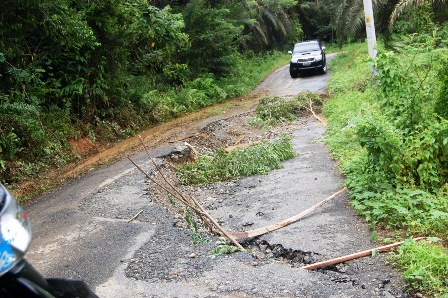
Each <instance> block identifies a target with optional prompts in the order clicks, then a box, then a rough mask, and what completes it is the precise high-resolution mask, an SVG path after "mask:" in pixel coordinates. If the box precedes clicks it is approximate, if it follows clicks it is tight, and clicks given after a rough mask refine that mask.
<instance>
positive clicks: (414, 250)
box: [390, 239, 448, 298]
mask: <svg viewBox="0 0 448 298" xmlns="http://www.w3.org/2000/svg"><path fill="white" fill-rule="evenodd" d="M447 253H448V250H447V249H446V248H444V247H443V246H442V245H439V244H436V243H428V242H426V241H421V242H416V241H414V240H411V239H408V240H406V242H405V243H404V244H403V245H401V246H400V247H399V248H398V249H397V251H396V252H395V253H393V254H392V255H391V258H390V259H391V260H392V261H393V263H395V265H397V266H398V267H400V268H401V269H403V270H404V273H403V277H404V278H405V279H406V280H407V281H408V282H409V287H410V289H411V290H412V291H418V292H420V293H422V292H423V293H426V294H429V295H432V296H434V297H445V298H446V297H448V294H447V291H448V254H447Z"/></svg>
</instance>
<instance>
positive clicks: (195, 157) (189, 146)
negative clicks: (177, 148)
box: [185, 142, 199, 160]
mask: <svg viewBox="0 0 448 298" xmlns="http://www.w3.org/2000/svg"><path fill="white" fill-rule="evenodd" d="M185 146H187V147H188V148H190V150H191V151H192V152H193V160H196V159H198V158H199V152H198V151H197V150H196V149H195V148H194V147H193V146H192V145H190V144H189V143H187V142H185Z"/></svg>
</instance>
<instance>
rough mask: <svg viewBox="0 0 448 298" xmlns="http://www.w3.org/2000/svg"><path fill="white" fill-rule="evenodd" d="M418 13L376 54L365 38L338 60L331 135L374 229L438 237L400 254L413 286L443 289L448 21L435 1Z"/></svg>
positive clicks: (447, 273) (358, 206)
mask: <svg viewBox="0 0 448 298" xmlns="http://www.w3.org/2000/svg"><path fill="white" fill-rule="evenodd" d="M409 13H410V14H412V16H413V20H414V22H413V23H406V24H405V23H397V25H396V29H395V30H396V31H395V33H394V34H395V35H392V37H391V40H390V41H389V42H390V44H389V47H388V48H387V49H384V48H380V49H379V53H378V56H377V59H376V60H375V61H369V60H368V59H366V58H365V57H366V56H367V55H366V52H365V51H366V46H365V45H364V44H355V45H352V46H350V47H347V48H344V49H343V50H344V51H343V52H342V53H341V54H340V55H338V56H337V57H336V58H335V59H334V60H333V61H332V67H331V69H332V77H331V79H330V81H329V89H328V90H329V92H330V94H331V100H330V101H328V103H327V104H326V105H325V107H324V112H325V114H326V115H327V117H328V120H329V126H328V130H327V141H328V144H329V146H330V148H331V150H332V152H333V156H334V157H335V158H336V159H337V160H338V162H339V164H340V168H341V170H342V172H343V174H344V175H345V177H346V184H347V186H348V187H349V190H350V196H351V198H352V205H353V207H354V208H355V210H356V211H357V213H358V214H359V215H362V216H363V217H364V218H365V219H366V221H367V222H368V223H370V225H371V228H372V230H373V231H382V232H383V235H384V240H385V241H389V240H390V239H391V238H401V236H402V235H405V236H406V237H416V236H428V237H431V238H430V239H431V242H426V241H423V242H421V243H415V242H413V241H411V240H409V241H408V242H407V243H406V245H404V246H403V247H401V248H400V250H398V253H396V254H395V256H394V257H393V258H392V259H391V260H393V262H394V264H396V265H397V266H399V267H401V268H403V269H404V270H406V272H405V277H406V278H407V279H408V281H409V283H410V288H411V290H415V291H423V292H424V293H425V294H432V295H434V296H437V297H440V295H443V294H446V293H447V292H448V284H447V277H448V267H447V266H446V264H447V263H446V260H447V252H448V251H447V249H446V245H447V240H448V121H447V119H448V118H447V116H448V113H447V109H448V97H447V95H448V92H447V91H448V89H447V86H448V67H447V65H448V48H447V41H448V28H447V26H446V24H445V25H444V24H442V25H438V24H434V23H433V22H432V19H433V18H432V15H431V11H430V9H429V6H428V5H426V6H423V7H421V8H420V9H415V10H412V11H410V12H409ZM414 32H415V33H414ZM372 66H373V69H374V71H375V76H374V77H372V74H371V72H370V70H371V67H372ZM380 234H381V233H380Z"/></svg>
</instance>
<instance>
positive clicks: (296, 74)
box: [289, 68, 299, 79]
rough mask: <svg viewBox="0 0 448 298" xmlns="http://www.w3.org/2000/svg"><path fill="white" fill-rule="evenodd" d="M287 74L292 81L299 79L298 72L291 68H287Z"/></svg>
mask: <svg viewBox="0 0 448 298" xmlns="http://www.w3.org/2000/svg"><path fill="white" fill-rule="evenodd" d="M289 74H290V75H291V78H293V79H295V78H297V77H299V72H298V71H297V70H294V69H292V68H289Z"/></svg>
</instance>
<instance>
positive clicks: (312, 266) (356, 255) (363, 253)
mask: <svg viewBox="0 0 448 298" xmlns="http://www.w3.org/2000/svg"><path fill="white" fill-rule="evenodd" d="M423 239H426V237H419V238H414V239H413V240H415V241H420V240H423ZM403 243H404V241H401V242H396V243H392V244H389V245H385V246H380V247H377V248H373V249H369V250H364V251H361V252H357V253H353V254H350V255H346V256H342V257H339V258H335V259H331V260H327V261H322V262H317V263H314V264H310V265H306V266H303V267H300V268H301V269H306V270H313V269H318V268H322V267H326V266H330V265H334V264H338V263H342V262H345V261H349V260H354V259H358V258H361V257H366V256H370V255H372V253H373V252H374V251H379V252H385V251H390V250H392V249H394V248H396V247H398V246H400V245H402V244H403Z"/></svg>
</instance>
